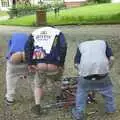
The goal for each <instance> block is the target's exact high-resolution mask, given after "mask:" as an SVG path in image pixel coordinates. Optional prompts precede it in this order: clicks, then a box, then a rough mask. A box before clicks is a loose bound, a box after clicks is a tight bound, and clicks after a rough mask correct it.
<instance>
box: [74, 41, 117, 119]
mask: <svg viewBox="0 0 120 120" xmlns="http://www.w3.org/2000/svg"><path fill="white" fill-rule="evenodd" d="M113 60H114V57H113V53H112V50H111V48H110V47H109V45H108V44H107V42H105V41H104V40H91V41H85V42H82V43H80V44H79V46H78V48H77V52H76V55H75V59H74V63H75V68H77V70H78V72H79V76H80V77H79V82H78V85H77V93H76V105H75V108H74V109H73V110H72V115H73V118H74V119H75V120H85V108H86V100H87V94H88V92H89V91H97V92H99V93H100V94H101V95H102V96H103V98H104V101H105V111H106V112H107V113H113V112H115V110H116V107H115V103H114V97H113V93H112V82H111V79H110V77H109V69H110V67H111V65H112V61H113Z"/></svg>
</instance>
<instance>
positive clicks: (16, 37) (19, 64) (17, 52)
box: [5, 33, 28, 104]
mask: <svg viewBox="0 0 120 120" xmlns="http://www.w3.org/2000/svg"><path fill="white" fill-rule="evenodd" d="M27 40H28V35H27V34H25V33H13V34H12V36H11V39H10V40H9V41H8V50H7V55H6V60H7V63H6V95H5V98H6V102H7V104H12V103H14V102H15V98H14V97H15V89H16V84H17V81H18V79H19V78H20V76H24V74H25V73H27V71H28V69H27V64H25V56H24V46H25V43H26V41H27Z"/></svg>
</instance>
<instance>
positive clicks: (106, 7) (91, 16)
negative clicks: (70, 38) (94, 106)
mask: <svg viewBox="0 0 120 120" xmlns="http://www.w3.org/2000/svg"><path fill="white" fill-rule="evenodd" d="M35 23H36V18H35V15H31V16H25V17H19V18H15V19H11V20H7V21H1V22H0V24H4V25H24V26H34V25H35ZM47 23H48V24H49V25H63V24H117V23H120V4H112V3H111V4H98V5H90V6H82V7H78V8H71V9H64V10H61V11H60V15H59V16H56V17H55V15H54V12H47Z"/></svg>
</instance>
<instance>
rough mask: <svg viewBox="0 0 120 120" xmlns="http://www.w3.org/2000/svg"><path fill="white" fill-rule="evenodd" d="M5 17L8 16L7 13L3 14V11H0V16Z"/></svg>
mask: <svg viewBox="0 0 120 120" xmlns="http://www.w3.org/2000/svg"><path fill="white" fill-rule="evenodd" d="M6 15H8V14H7V12H5V11H0V16H6Z"/></svg>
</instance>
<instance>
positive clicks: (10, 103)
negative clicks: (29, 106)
mask: <svg viewBox="0 0 120 120" xmlns="http://www.w3.org/2000/svg"><path fill="white" fill-rule="evenodd" d="M5 103H6V104H7V105H12V104H14V103H15V100H11V101H10V100H8V99H7V98H5Z"/></svg>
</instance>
